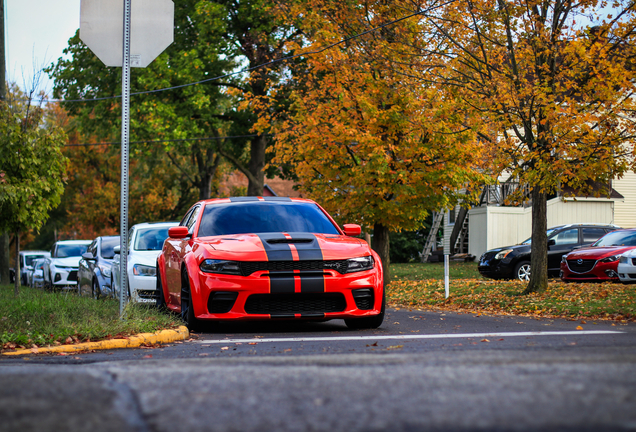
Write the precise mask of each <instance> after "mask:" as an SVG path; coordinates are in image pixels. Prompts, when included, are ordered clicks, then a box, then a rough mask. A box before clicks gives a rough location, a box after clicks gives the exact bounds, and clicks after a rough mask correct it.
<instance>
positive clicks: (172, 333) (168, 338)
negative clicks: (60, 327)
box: [2, 326, 190, 356]
mask: <svg viewBox="0 0 636 432" xmlns="http://www.w3.org/2000/svg"><path fill="white" fill-rule="evenodd" d="M189 336H190V332H189V331H188V328H187V327H186V326H179V328H177V329H176V330H160V331H158V332H155V333H140V334H137V335H134V336H131V337H129V338H126V339H107V340H103V341H98V342H84V343H80V344H75V345H58V346H51V347H42V348H30V349H23V350H18V351H11V352H4V353H2V355H8V356H18V355H28V354H48V353H61V352H64V353H68V352H78V351H91V350H110V349H119V348H137V347H139V346H141V345H146V344H150V345H152V344H158V343H170V342H175V341H180V340H185V339H187V338H188V337H189Z"/></svg>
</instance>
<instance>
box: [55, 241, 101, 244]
mask: <svg viewBox="0 0 636 432" xmlns="http://www.w3.org/2000/svg"><path fill="white" fill-rule="evenodd" d="M92 241H93V240H58V241H56V242H55V244H91V243H92Z"/></svg>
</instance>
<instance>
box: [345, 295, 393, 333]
mask: <svg viewBox="0 0 636 432" xmlns="http://www.w3.org/2000/svg"><path fill="white" fill-rule="evenodd" d="M385 307H386V293H385V292H384V289H383V290H382V308H381V309H380V313H379V314H377V315H374V316H370V317H365V318H349V319H345V320H344V322H345V324H346V325H347V327H349V328H350V329H352V330H362V329H375V328H378V327H380V326H381V325H382V322H383V321H384V309H385Z"/></svg>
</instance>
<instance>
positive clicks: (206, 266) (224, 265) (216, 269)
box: [199, 259, 241, 275]
mask: <svg viewBox="0 0 636 432" xmlns="http://www.w3.org/2000/svg"><path fill="white" fill-rule="evenodd" d="M199 268H200V269H201V271H203V272H206V273H223V274H233V275H240V274H241V269H240V268H239V263H237V262H236V261H224V260H214V259H206V260H204V261H203V262H202V263H201V265H200V266H199Z"/></svg>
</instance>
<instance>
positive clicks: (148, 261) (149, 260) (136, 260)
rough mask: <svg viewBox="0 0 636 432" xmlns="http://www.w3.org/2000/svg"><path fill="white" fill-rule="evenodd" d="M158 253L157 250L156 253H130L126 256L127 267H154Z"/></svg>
mask: <svg viewBox="0 0 636 432" xmlns="http://www.w3.org/2000/svg"><path fill="white" fill-rule="evenodd" d="M160 253H161V251H160V250H158V251H133V253H131V254H130V255H129V256H128V266H131V265H135V264H141V265H147V266H150V267H154V266H155V264H156V263H157V257H158V256H159V254H160Z"/></svg>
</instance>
